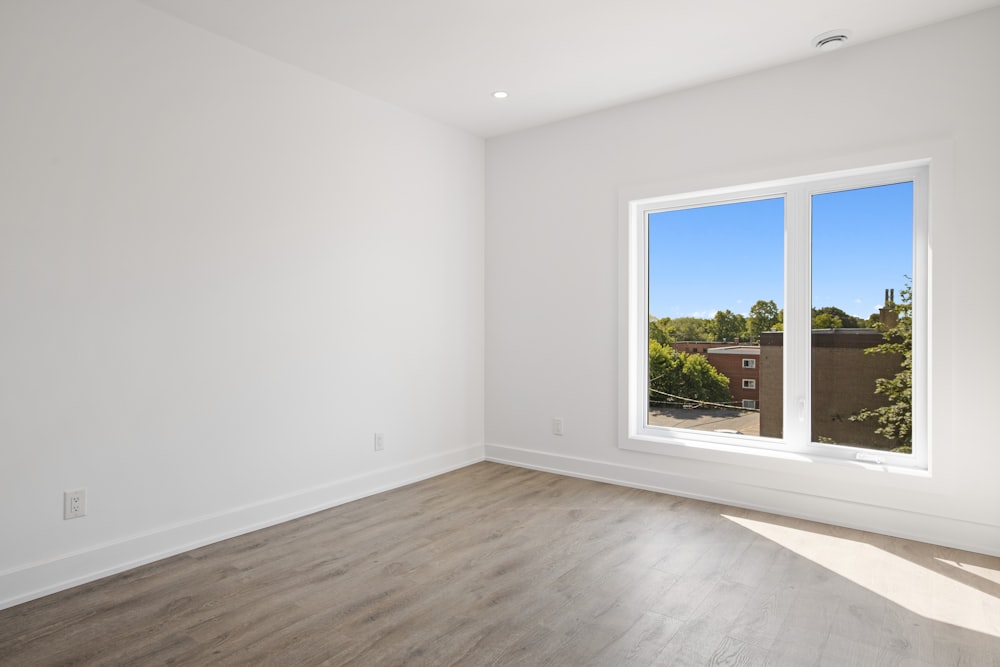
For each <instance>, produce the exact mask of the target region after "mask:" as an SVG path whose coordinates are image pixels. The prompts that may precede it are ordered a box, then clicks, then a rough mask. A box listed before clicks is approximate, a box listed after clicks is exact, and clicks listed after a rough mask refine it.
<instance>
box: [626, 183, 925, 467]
mask: <svg viewBox="0 0 1000 667" xmlns="http://www.w3.org/2000/svg"><path fill="white" fill-rule="evenodd" d="M924 173H925V172H924ZM879 179H880V177H878V176H876V177H874V179H873V178H872V177H871V176H867V177H866V178H863V179H861V182H863V183H865V184H864V185H863V186H862V187H846V186H845V184H849V183H850V182H851V181H850V179H847V180H846V181H845V180H844V179H833V180H834V182H833V183H832V184H831V183H827V182H822V181H821V182H819V183H817V184H814V183H808V184H806V185H801V186H796V187H793V188H788V189H785V190H782V189H781V188H777V189H772V191H770V192H769V193H766V194H757V193H754V192H748V193H744V194H743V195H742V197H741V196H740V193H737V194H735V195H730V196H729V198H728V200H726V199H724V198H716V199H715V200H714V201H713V200H712V199H711V198H708V199H707V200H706V198H705V197H699V198H695V200H694V201H695V203H693V204H692V203H690V202H685V201H681V202H679V203H676V204H675V203H671V205H667V206H660V207H657V206H656V205H655V204H654V205H651V206H649V207H648V209H647V210H646V211H644V215H645V226H644V233H645V244H644V252H645V257H644V258H643V259H644V260H645V261H644V262H640V264H641V265H642V266H643V267H644V268H645V276H644V278H645V281H644V282H645V286H644V287H645V298H646V301H647V303H646V320H647V327H648V333H647V336H646V342H647V343H648V359H647V361H646V364H647V366H646V368H645V369H644V370H645V371H646V372H645V373H644V374H643V376H644V379H645V381H646V383H647V390H646V396H645V422H646V426H647V427H652V428H653V429H656V428H665V429H671V430H672V429H684V430H686V431H692V432H705V433H718V434H726V435H729V436H732V435H737V436H752V437H753V439H754V440H755V441H757V442H763V443H765V444H766V443H767V442H771V443H772V444H771V446H773V447H782V446H783V445H786V444H789V441H788V438H789V435H790V434H789V433H788V430H789V428H791V430H792V431H794V433H792V434H791V435H792V436H793V437H792V439H793V440H794V439H796V438H795V437H794V436H796V434H798V436H800V439H801V440H802V441H804V442H807V443H808V444H810V445H836V446H843V448H854V449H858V450H879V451H884V452H893V453H895V454H903V455H908V454H910V453H911V451H912V449H911V447H912V437H913V365H914V361H913V351H914V348H913V296H914V287H913V285H914V283H913V276H914V271H915V270H916V271H920V270H922V268H921V267H919V266H915V263H914V255H915V253H914V248H915V237H914V197H915V190H914V180H912V179H910V178H901V177H900V176H899V174H898V173H890V174H887V175H885V176H884V177H881V182H879ZM873 180H874V181H875V183H874V184H867V183H868V182H871V181H873ZM785 299H788V300H789V304H787V306H788V307H787V308H786V303H785ZM789 369H791V370H789ZM790 372H791V373H792V374H793V375H795V374H798V375H800V376H797V377H791V378H790V377H786V375H787V374H788V373H790ZM789 381H791V382H792V384H791V385H789V386H786V383H787V382H789ZM800 395H801V397H802V398H799V396H800ZM788 412H793V413H794V414H791V415H789V414H786V413H788ZM790 425H791V426H790ZM800 444H801V443H800ZM858 458H862V456H861V455H860V454H859V455H858Z"/></svg>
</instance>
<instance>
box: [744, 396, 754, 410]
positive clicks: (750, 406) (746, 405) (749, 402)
mask: <svg viewBox="0 0 1000 667" xmlns="http://www.w3.org/2000/svg"><path fill="white" fill-rule="evenodd" d="M756 408H757V401H752V400H750V399H748V398H744V399H743V409H744V410H755V409H756Z"/></svg>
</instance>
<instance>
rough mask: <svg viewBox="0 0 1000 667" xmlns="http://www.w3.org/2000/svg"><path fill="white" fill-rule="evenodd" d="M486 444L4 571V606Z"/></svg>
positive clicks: (452, 460) (442, 468)
mask: <svg viewBox="0 0 1000 667" xmlns="http://www.w3.org/2000/svg"><path fill="white" fill-rule="evenodd" d="M483 458H484V447H483V445H482V444H477V445H472V446H470V447H465V448H461V449H455V450H451V451H448V452H443V453H441V454H437V455H434V456H431V457H426V458H423V459H418V460H415V461H409V462H406V463H403V464H400V465H397V466H393V467H390V468H380V469H378V470H373V471H371V472H368V473H365V474H363V475H358V476H356V477H350V478H346V479H340V480H336V481H334V482H331V483H329V484H325V485H322V486H317V487H313V488H309V489H304V490H302V491H298V492H296V493H293V494H288V495H285V496H282V497H278V498H270V499H268V500H265V501H262V502H259V503H255V504H253V505H247V506H244V507H240V508H237V509H235V510H231V511H227V512H223V513H218V514H214V515H209V516H202V517H198V518H196V519H193V520H191V521H187V522H184V523H180V524H176V525H173V526H169V527H167V528H163V529H159V530H156V531H151V532H149V533H144V534H140V535H132V536H129V537H126V538H123V539H121V540H117V541H114V542H109V543H106V544H102V545H99V546H97V547H94V548H91V549H87V550H85V551H80V552H77V553H73V554H69V555H67V556H64V557H61V558H56V559H53V560H49V561H46V562H42V563H35V564H31V565H27V566H24V567H20V568H15V569H11V570H7V571H5V572H0V609H6V608H7V607H12V606H14V605H17V604H20V603H22V602H27V601H28V600H33V599H35V598H39V597H43V596H45V595H49V594H51V593H55V592H58V591H61V590H65V589H67V588H72V587H73V586H77V585H80V584H83V583H87V582H89V581H94V580H96V579H100V578H102V577H106V576H108V575H111V574H116V573H118V572H123V571H125V570H129V569H131V568H133V567H137V566H139V565H144V564H146V563H151V562H153V561H156V560H160V559H162V558H167V557H169V556H173V555H176V554H179V553H183V552H185V551H190V550H191V549H197V548H198V547H202V546H205V545H206V544H212V543H213V542H219V541H221V540H225V539H228V538H230V537H235V536H237V535H242V534H244V533H249V532H252V531H254V530H259V529H261V528H266V527H267V526H273V525H275V524H278V523H282V522H284V521H289V520H291V519H296V518H299V517H302V516H305V515H307V514H312V513H313V512H319V511H321V510H324V509H329V508H330V507H336V506H337V505H342V504H344V503H348V502H351V501H353V500H358V499H359V498H364V497H366V496H371V495H374V494H376V493H381V492H382V491H388V490H390V489H394V488H398V487H401V486H406V485H407V484H412V483H413V482H418V481H420V480H423V479H427V478H430V477H435V476H437V475H441V474H443V473H446V472H449V471H451V470H456V469H458V468H463V467H465V466H467V465H471V464H473V463H477V462H479V461H482V460H483Z"/></svg>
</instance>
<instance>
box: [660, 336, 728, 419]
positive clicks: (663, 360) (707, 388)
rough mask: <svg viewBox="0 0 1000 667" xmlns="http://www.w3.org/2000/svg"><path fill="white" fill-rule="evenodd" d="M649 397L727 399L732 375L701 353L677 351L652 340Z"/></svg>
mask: <svg viewBox="0 0 1000 667" xmlns="http://www.w3.org/2000/svg"><path fill="white" fill-rule="evenodd" d="M649 378H650V380H649V400H651V401H654V402H665V403H675V402H679V401H706V402H709V403H728V402H730V401H731V400H732V396H731V395H730V393H729V378H727V377H726V376H725V375H723V374H722V373H720V372H719V371H718V370H717V369H716V368H715V366H713V365H712V364H710V363H708V359H706V358H705V357H704V356H702V355H700V354H687V353H685V352H676V351H674V350H673V349H671V348H670V347H669V346H664V345H660V344H659V343H657V342H656V341H655V340H651V341H649Z"/></svg>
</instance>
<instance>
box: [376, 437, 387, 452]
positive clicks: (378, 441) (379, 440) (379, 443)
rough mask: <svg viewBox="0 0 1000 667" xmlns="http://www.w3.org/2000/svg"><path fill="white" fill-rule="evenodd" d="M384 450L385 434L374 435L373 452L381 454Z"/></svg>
mask: <svg viewBox="0 0 1000 667" xmlns="http://www.w3.org/2000/svg"><path fill="white" fill-rule="evenodd" d="M383 449H385V434H383V433H376V434H375V451H376V452H381V451H382V450H383Z"/></svg>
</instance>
